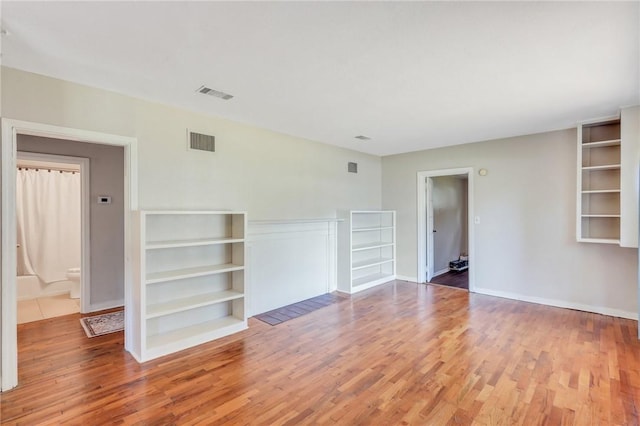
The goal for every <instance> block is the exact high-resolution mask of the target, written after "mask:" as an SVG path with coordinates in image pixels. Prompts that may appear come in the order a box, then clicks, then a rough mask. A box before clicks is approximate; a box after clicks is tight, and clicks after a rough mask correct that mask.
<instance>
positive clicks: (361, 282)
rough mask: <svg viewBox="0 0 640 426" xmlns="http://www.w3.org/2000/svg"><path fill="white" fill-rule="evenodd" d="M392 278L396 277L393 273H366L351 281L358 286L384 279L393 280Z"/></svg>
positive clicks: (353, 285)
mask: <svg viewBox="0 0 640 426" xmlns="http://www.w3.org/2000/svg"><path fill="white" fill-rule="evenodd" d="M392 279H394V275H393V274H384V273H381V272H378V273H376V274H371V275H366V276H364V277H360V278H356V279H354V280H353V281H352V282H351V286H352V287H358V286H362V285H366V284H369V283H372V282H375V281H382V282H383V281H384V280H388V281H391V280H392Z"/></svg>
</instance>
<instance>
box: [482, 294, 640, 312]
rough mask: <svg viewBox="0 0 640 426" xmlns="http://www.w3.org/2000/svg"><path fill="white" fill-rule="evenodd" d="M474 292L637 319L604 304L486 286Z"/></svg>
mask: <svg viewBox="0 0 640 426" xmlns="http://www.w3.org/2000/svg"><path fill="white" fill-rule="evenodd" d="M473 292H474V293H478V294H484V295H487V296H495V297H502V298H504V299H512V300H520V301H522V302H530V303H537V304H539V305H547V306H554V307H556V308H565V309H575V310H577V311H584V312H592V313H594V314H601V315H609V316H612V317H618V318H626V319H631V320H637V319H638V314H637V313H636V312H628V311H622V310H619V309H612V308H606V307H604V306H593V305H584V304H582V303H573V302H567V301H565V300H556V299H546V298H543V297H535V296H525V295H522V294H518V293H511V292H507V291H497V290H491V289H488V288H478V287H476V288H475V289H474V290H473Z"/></svg>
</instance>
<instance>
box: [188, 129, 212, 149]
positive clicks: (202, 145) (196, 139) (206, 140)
mask: <svg viewBox="0 0 640 426" xmlns="http://www.w3.org/2000/svg"><path fill="white" fill-rule="evenodd" d="M187 133H188V135H189V138H188V139H189V149H197V150H199V151H209V152H216V137H215V136H211V135H204V134H202V133H196V132H191V131H187Z"/></svg>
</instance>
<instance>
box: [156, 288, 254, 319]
mask: <svg viewBox="0 0 640 426" xmlns="http://www.w3.org/2000/svg"><path fill="white" fill-rule="evenodd" d="M242 297H244V294H242V293H240V292H238V291H233V290H226V291H220V292H216V293H205V294H198V295H195V296H190V297H184V298H181V299H175V300H171V301H169V302H164V303H156V304H154V305H149V306H148V307H147V318H155V317H160V316H163V315H170V314H174V313H176V312H181V311H186V310H189V309H195V308H200V307H202V306H207V305H213V304H216V303H221V302H227V301H229V300H235V299H240V298H242Z"/></svg>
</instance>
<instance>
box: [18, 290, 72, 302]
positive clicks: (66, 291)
mask: <svg viewBox="0 0 640 426" xmlns="http://www.w3.org/2000/svg"><path fill="white" fill-rule="evenodd" d="M63 294H66V295H69V290H60V291H50V292H47V293H41V294H39V295H37V296H21V297H18V298H17V300H18V302H20V301H22V300H33V299H39V298H41V297H55V296H62V295H63Z"/></svg>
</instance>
